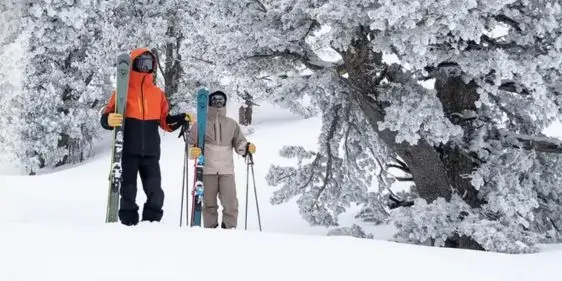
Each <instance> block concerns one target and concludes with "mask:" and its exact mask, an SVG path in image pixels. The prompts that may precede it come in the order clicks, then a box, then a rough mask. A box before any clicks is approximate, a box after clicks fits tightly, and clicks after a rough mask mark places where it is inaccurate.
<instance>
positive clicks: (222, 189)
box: [188, 91, 256, 228]
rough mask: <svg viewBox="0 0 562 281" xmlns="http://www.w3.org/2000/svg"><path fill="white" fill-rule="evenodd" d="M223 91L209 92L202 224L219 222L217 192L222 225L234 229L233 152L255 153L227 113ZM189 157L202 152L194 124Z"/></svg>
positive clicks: (210, 226) (236, 214)
mask: <svg viewBox="0 0 562 281" xmlns="http://www.w3.org/2000/svg"><path fill="white" fill-rule="evenodd" d="M226 100H227V98H226V94H225V93H224V92H222V91H215V92H213V93H211V94H210V95H209V108H208V111H207V129H206V134H205V167H204V168H203V185H204V187H205V190H204V194H205V195H204V196H203V226H204V227H206V228H216V227H218V226H219V222H218V203H217V195H218V197H219V199H220V201H221V203H222V205H223V207H224V210H223V216H222V223H221V227H222V228H236V226H237V222H238V198H237V195H236V182H235V176H234V159H233V157H234V153H233V151H236V153H238V154H240V155H242V156H244V155H246V154H247V153H252V154H253V153H255V152H256V147H255V145H254V144H251V143H249V142H248V141H247V140H246V137H245V136H244V134H243V132H242V131H241V130H240V125H239V124H238V123H237V122H236V121H235V120H234V119H232V118H230V117H227V116H226ZM188 144H189V145H191V146H193V147H191V148H190V153H189V156H190V158H191V159H196V158H197V157H199V155H201V149H200V148H199V147H196V144H197V125H196V124H194V125H193V126H192V129H191V133H190V134H189V137H188Z"/></svg>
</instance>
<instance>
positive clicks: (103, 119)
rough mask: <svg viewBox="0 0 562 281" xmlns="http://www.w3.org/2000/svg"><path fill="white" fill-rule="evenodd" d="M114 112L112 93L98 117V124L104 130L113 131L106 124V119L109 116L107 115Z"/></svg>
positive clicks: (113, 95)
mask: <svg viewBox="0 0 562 281" xmlns="http://www.w3.org/2000/svg"><path fill="white" fill-rule="evenodd" d="M114 111H115V91H113V92H112V93H111V97H110V98H109V102H108V103H107V105H106V106H105V109H104V110H103V113H102V115H101V117H100V124H101V126H102V128H104V129H106V130H113V127H110V126H109V123H108V122H107V118H108V116H109V113H111V112H114Z"/></svg>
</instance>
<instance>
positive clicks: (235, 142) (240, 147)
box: [232, 120, 248, 156]
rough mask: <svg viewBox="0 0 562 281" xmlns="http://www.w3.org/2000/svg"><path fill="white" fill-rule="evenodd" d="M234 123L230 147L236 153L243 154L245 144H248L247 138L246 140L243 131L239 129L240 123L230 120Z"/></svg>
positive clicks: (244, 152)
mask: <svg viewBox="0 0 562 281" xmlns="http://www.w3.org/2000/svg"><path fill="white" fill-rule="evenodd" d="M232 121H233V122H234V125H235V126H236V127H235V128H234V135H233V137H232V147H234V150H235V151H236V153H238V154H240V155H242V156H244V154H246V146H247V145H248V140H246V136H244V132H242V129H240V125H239V124H238V123H236V121H234V120H232Z"/></svg>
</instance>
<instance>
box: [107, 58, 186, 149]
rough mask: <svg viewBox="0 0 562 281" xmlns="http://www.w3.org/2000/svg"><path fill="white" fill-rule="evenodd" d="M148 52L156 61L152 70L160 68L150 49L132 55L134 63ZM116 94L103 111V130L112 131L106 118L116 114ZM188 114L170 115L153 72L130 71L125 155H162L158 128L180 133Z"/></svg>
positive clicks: (125, 121) (125, 118)
mask: <svg viewBox="0 0 562 281" xmlns="http://www.w3.org/2000/svg"><path fill="white" fill-rule="evenodd" d="M145 52H148V53H150V54H151V55H152V57H153V58H154V60H153V61H154V65H153V69H155V70H156V69H157V68H156V67H157V61H156V56H154V54H152V53H151V52H150V50H149V49H147V48H139V49H135V50H133V51H132V52H131V62H132V61H133V60H134V59H135V58H136V57H138V56H140V55H141V54H143V53H145ZM115 94H116V93H115V91H113V93H112V94H111V97H110V98H109V102H108V104H107V106H106V107H105V110H104V111H103V114H102V116H101V119H100V123H101V125H102V127H103V128H104V129H107V130H112V129H113V128H112V127H110V126H109V124H108V122H107V118H108V116H109V113H111V112H114V111H115ZM184 119H185V114H178V115H169V104H168V100H167V98H166V95H165V94H164V91H162V90H161V89H160V88H158V87H157V86H156V85H154V74H153V73H141V72H136V71H134V70H133V69H132V68H131V73H130V77H129V87H128V92H127V105H126V108H125V114H124V116H123V120H124V124H123V125H124V126H125V127H124V130H125V133H124V144H123V146H124V148H123V153H124V154H134V155H141V156H160V134H159V132H158V127H160V128H162V129H163V130H165V131H167V132H172V131H175V130H177V129H178V128H179V127H180V126H181V125H182V124H183V122H184Z"/></svg>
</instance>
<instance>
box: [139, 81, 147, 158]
mask: <svg viewBox="0 0 562 281" xmlns="http://www.w3.org/2000/svg"><path fill="white" fill-rule="evenodd" d="M144 78H146V74H145V75H144V76H143V77H142V81H141V103H142V108H141V110H142V121H141V122H140V123H141V155H143V156H144V138H145V135H144V122H145V117H144Z"/></svg>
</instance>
